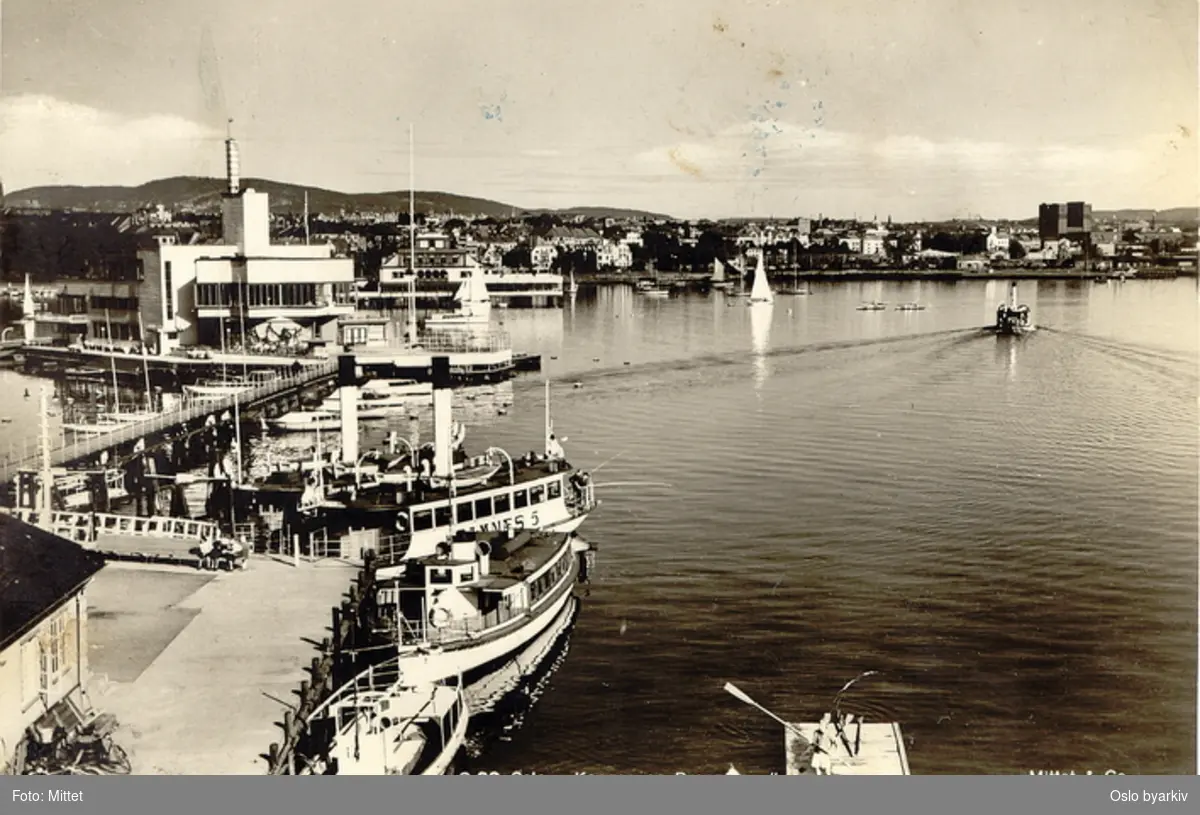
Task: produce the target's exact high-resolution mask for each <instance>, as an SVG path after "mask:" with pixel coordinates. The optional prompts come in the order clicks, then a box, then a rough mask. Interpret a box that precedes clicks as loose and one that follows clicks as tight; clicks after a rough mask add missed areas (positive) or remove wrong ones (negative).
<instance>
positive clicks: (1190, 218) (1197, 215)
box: [1092, 207, 1200, 224]
mask: <svg viewBox="0 0 1200 815" xmlns="http://www.w3.org/2000/svg"><path fill="white" fill-rule="evenodd" d="M1092 217H1093V218H1116V219H1118V220H1122V221H1149V220H1152V219H1153V220H1154V221H1155V222H1156V223H1160V224H1194V223H1196V222H1197V221H1200V207H1174V208H1172V209H1158V210H1155V209H1107V210H1093V211H1092Z"/></svg>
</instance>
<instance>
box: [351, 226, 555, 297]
mask: <svg viewBox="0 0 1200 815" xmlns="http://www.w3.org/2000/svg"><path fill="white" fill-rule="evenodd" d="M540 248H542V247H535V248H534V250H533V269H532V270H527V269H505V268H503V266H500V265H495V266H493V265H490V264H485V263H481V262H480V261H479V260H478V259H476V257H475V253H474V251H473V250H472V249H470V248H468V247H464V246H457V245H455V243H454V241H453V240H451V238H450V236H449V235H447V234H445V233H441V232H427V233H423V234H420V235H417V236H416V241H415V244H414V246H413V249H412V250H411V251H400V252H397V253H396V254H395V255H393V256H392V257H390V258H387V259H386V260H384V262H383V263H382V264H381V266H380V269H379V292H378V294H375V293H371V294H370V295H367V297H368V299H371V298H375V297H378V298H380V299H382V300H385V301H387V300H390V301H392V302H396V301H399V302H401V303H403V302H405V301H406V300H407V298H408V297H409V296H410V291H411V290H412V289H413V288H415V290H416V296H417V298H418V299H419V300H425V301H428V300H434V301H444V300H449V299H450V298H452V297H453V296H454V294H455V292H457V291H458V288H459V285H460V284H461V283H462V282H463V281H465V280H467V279H468V278H469V277H471V276H472V275H475V274H481V275H483V278H484V280H485V282H486V283H487V289H488V293H489V294H490V295H491V297H492V299H493V300H513V299H515V298H560V297H562V294H563V278H562V275H560V274H554V273H551V272H550V271H549V268H550V267H549V266H548V265H547V266H545V267H542V266H539V265H538V254H537V252H538V249H540ZM550 248H551V249H553V247H550ZM414 269H415V271H414Z"/></svg>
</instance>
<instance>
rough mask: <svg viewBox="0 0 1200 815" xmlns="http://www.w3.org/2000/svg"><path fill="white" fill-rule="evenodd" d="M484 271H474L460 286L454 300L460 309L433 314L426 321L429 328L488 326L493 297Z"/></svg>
mask: <svg viewBox="0 0 1200 815" xmlns="http://www.w3.org/2000/svg"><path fill="white" fill-rule="evenodd" d="M483 274H484V272H483V270H482V269H474V270H472V271H471V272H470V274H469V275H468V276H467V277H466V279H464V280H463V282H462V283H460V284H459V286H458V291H456V292H455V293H454V299H455V300H457V301H458V309H457V310H455V311H452V312H450V313H448V314H431V315H429V317H427V318H426V319H425V326H426V327H427V328H451V327H459V326H474V325H487V323H488V320H490V319H491V316H492V297H491V295H490V294H489V293H488V287H487V281H485V280H484V279H483Z"/></svg>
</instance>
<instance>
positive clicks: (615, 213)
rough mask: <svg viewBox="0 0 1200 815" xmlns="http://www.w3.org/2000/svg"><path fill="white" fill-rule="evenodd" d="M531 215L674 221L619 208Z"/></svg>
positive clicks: (534, 212) (536, 211) (544, 211)
mask: <svg viewBox="0 0 1200 815" xmlns="http://www.w3.org/2000/svg"><path fill="white" fill-rule="evenodd" d="M528 214H530V215H543V214H545V215H557V216H558V217H560V218H575V217H580V216H582V217H584V218H647V219H649V220H652V221H657V220H665V221H672V220H674V218H672V217H671V216H670V215H663V214H662V213H658V212H644V211H643V210H640V209H620V208H618V207H568V208H567V209H531V210H528Z"/></svg>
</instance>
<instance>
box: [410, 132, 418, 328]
mask: <svg viewBox="0 0 1200 815" xmlns="http://www.w3.org/2000/svg"><path fill="white" fill-rule="evenodd" d="M414 166H415V165H414V161H413V126H412V125H411V124H410V125H409V126H408V341H409V344H410V345H416V344H417V192H416V190H417V186H416V170H415V169H414Z"/></svg>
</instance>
